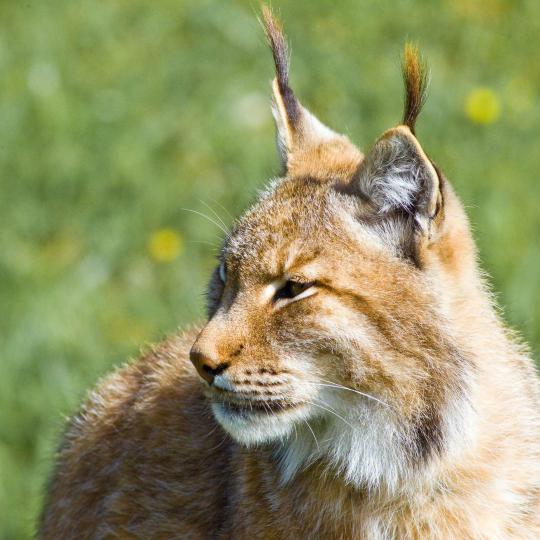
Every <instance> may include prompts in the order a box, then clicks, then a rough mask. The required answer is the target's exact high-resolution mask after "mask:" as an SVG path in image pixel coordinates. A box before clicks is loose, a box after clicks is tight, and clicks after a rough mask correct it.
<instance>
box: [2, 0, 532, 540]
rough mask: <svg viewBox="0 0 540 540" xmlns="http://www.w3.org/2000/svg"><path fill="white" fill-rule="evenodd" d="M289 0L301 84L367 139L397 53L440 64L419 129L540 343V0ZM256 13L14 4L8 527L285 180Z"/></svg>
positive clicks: (7, 194)
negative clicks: (110, 379) (228, 232)
mask: <svg viewBox="0 0 540 540" xmlns="http://www.w3.org/2000/svg"><path fill="white" fill-rule="evenodd" d="M273 5H274V8H276V9H277V11H278V13H280V14H281V17H282V18H283V19H284V21H285V28H286V31H287V33H288V35H289V38H290V41H291V44H292V52H293V55H292V75H291V78H292V83H293V86H294V88H295V90H296V92H297V94H298V96H299V97H300V98H301V99H302V101H303V102H304V104H305V105H306V106H308V107H309V108H310V109H311V110H313V111H314V112H315V113H316V114H317V115H318V116H319V117H320V118H321V119H322V120H323V121H324V122H326V123H328V124H329V125H330V126H331V127H335V128H336V129H337V130H341V131H344V132H345V133H347V134H348V135H349V136H350V137H351V138H352V139H353V140H354V141H356V142H358V143H359V144H360V145H361V146H362V147H363V148H366V147H367V146H369V145H370V144H371V143H372V142H373V140H374V139H375V138H376V137H377V136H378V135H379V134H380V133H381V132H382V131H384V130H385V129H387V128H389V127H391V126H393V125H395V124H396V123H397V122H398V121H399V119H400V116H401V106H402V83H401V75H400V69H399V64H400V54H401V51H402V48H403V44H404V42H405V41H406V40H413V41H415V42H417V43H418V44H419V45H420V47H421V49H422V50H423V51H424V52H425V54H426V56H427V57H428V58H429V61H430V64H431V67H432V75H433V77H432V87H431V94H430V98H429V100H428V102H427V105H426V108H425V110H424V113H423V115H422V117H421V119H420V121H419V125H418V128H417V131H418V136H419V138H420V140H421V142H422V143H423V144H424V147H425V148H426V150H427V151H428V152H429V154H430V155H431V156H432V157H433V158H434V159H435V161H436V162H437V163H438V164H439V165H440V166H441V168H442V170H443V171H445V173H446V175H447V177H448V178H449V179H450V180H451V181H452V182H453V184H454V186H455V187H456V190H457V192H458V193H459V195H460V196H461V197H462V199H463V201H464V203H465V204H466V206H467V208H468V212H469V215H470V216H471V220H472V223H473V226H474V230H475V234H476V238H477V240H478V244H479V248H480V254H481V258H482V261H483V267H484V268H485V270H486V271H487V273H488V274H489V275H490V276H491V281H492V283H493V286H494V289H495V290H496V291H497V298H498V301H499V303H500V304H501V305H502V306H504V309H503V314H504V315H503V316H504V318H505V319H506V320H507V321H508V322H509V323H510V324H511V325H512V326H513V327H514V328H516V329H518V330H519V331H520V332H521V333H522V334H523V335H524V337H525V338H526V339H527V340H528V341H529V343H530V344H531V346H532V348H533V350H536V351H539V350H540V180H539V178H538V174H539V171H540V149H539V143H540V99H539V98H540V61H539V58H540V2H538V1H537V0H483V1H479V0H447V1H439V2H432V1H421V0H417V1H413V0H402V1H400V2H394V1H389V0H343V1H340V2H335V1H334V0H332V1H330V0H318V1H315V0H298V1H295V2H284V1H278V0H274V2H273ZM257 13H258V3H257V2H255V1H240V0H237V1H234V0H229V1H227V2H224V1H220V0H190V1H188V0H183V1H182V0H174V1H173V0H155V1H153V2H150V1H140V0H130V1H128V0H109V1H107V2H95V1H94V0H78V1H76V2H73V1H70V0H47V1H38V0H19V1H16V2H15V1H2V2H0V73H1V78H0V80H1V82H0V167H1V175H0V182H1V196H0V215H1V218H2V221H1V227H0V243H1V244H0V245H1V249H0V300H1V306H2V308H1V315H0V332H1V336H0V337H1V341H0V343H1V356H0V538H1V539H6V540H7V539H23V538H29V537H30V536H31V535H32V533H33V531H34V526H35V521H36V518H37V515H38V513H39V506H40V503H41V493H42V491H43V488H44V485H45V482H46V479H47V476H48V474H49V472H50V469H51V464H52V458H53V454H54V450H55V447H56V445H57V443H58V441H59V437H60V435H61V430H62V425H63V422H64V418H65V415H68V414H71V413H72V412H73V411H74V410H75V409H76V407H77V405H78V403H79V402H80V400H81V399H82V397H83V396H84V393H85V391H86V390H87V389H88V388H89V387H91V386H93V385H94V384H95V383H96V381H97V380H98V378H99V377H101V376H102V375H104V374H105V373H107V372H108V371H109V370H111V368H112V367H113V366H115V365H119V364H120V363H122V362H124V361H126V360H127V359H129V358H133V357H135V356H137V354H138V351H139V349H140V347H141V346H143V345H144V344H146V343H148V342H152V341H156V340H159V339H160V338H161V337H162V336H163V335H164V334H166V333H170V332H173V331H175V329H176V328H177V327H179V326H180V327H181V326H184V325H187V324H189V323H191V322H194V321H196V320H197V319H200V318H201V317H203V313H204V309H203V307H204V289H205V283H206V280H207V278H208V276H209V273H210V271H211V269H212V268H213V265H214V260H215V251H216V247H217V246H218V245H219V243H220V238H221V237H222V231H221V230H220V228H219V227H218V226H216V225H215V224H213V223H212V221H215V222H219V221H220V219H222V220H223V221H224V222H225V223H226V224H227V225H228V224H230V223H231V221H232V218H231V216H235V215H237V214H238V213H239V212H241V211H242V209H244V208H245V207H246V206H247V205H249V204H250V203H251V202H252V201H253V200H254V198H255V196H256V193H257V190H258V189H260V188H261V187H262V186H263V185H264V182H265V181H266V180H267V179H268V178H270V177H271V176H273V175H276V174H277V173H278V172H279V167H278V161H277V157H276V154H275V147H274V131H273V125H272V119H271V114H270V108H269V81H270V79H271V78H272V64H271V59H270V54H269V53H268V51H267V50H266V47H265V43H264V39H263V36H262V31H261V29H260V27H259V24H258V22H257V19H256V15H257ZM199 213H201V214H207V216H208V217H209V219H206V218H205V217H203V216H201V215H200V214H199ZM216 214H217V215H219V218H218V217H217V215H216ZM536 357H537V358H538V355H537V354H536Z"/></svg>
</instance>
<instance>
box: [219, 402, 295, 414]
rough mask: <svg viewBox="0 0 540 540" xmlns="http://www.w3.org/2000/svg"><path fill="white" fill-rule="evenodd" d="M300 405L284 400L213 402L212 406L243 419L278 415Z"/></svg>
mask: <svg viewBox="0 0 540 540" xmlns="http://www.w3.org/2000/svg"><path fill="white" fill-rule="evenodd" d="M301 405H302V404H301V403H291V402H288V401H284V400H256V401H255V400H249V401H248V400H245V401H242V402H238V401H226V400H220V401H214V406H217V407H219V408H220V409H222V410H223V411H224V412H226V413H229V414H233V415H240V416H244V417H246V416H253V415H268V414H275V415H279V414H280V413H285V412H288V411H291V410H293V409H296V408H298V407H300V406H301Z"/></svg>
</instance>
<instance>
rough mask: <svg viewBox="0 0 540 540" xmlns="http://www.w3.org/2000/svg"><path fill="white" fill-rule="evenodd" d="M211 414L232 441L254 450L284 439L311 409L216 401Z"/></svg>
mask: <svg viewBox="0 0 540 540" xmlns="http://www.w3.org/2000/svg"><path fill="white" fill-rule="evenodd" d="M212 412H213V414H214V417H215V419H216V420H217V421H218V423H219V424H220V425H221V427H222V428H223V429H224V430H225V431H226V432H228V433H229V435H231V436H232V437H233V439H235V440H236V441H237V442H239V443H241V444H244V445H246V446H251V445H253V444H259V443H266V442H270V441H275V440H279V439H283V438H284V437H286V436H287V435H288V434H289V433H291V431H292V430H293V429H294V425H295V424H296V423H297V422H299V421H301V420H302V419H303V418H306V417H307V416H308V415H309V408H308V407H307V404H306V403H303V402H301V401H295V402H291V401H287V400H284V399H265V400H262V399H256V400H255V399H245V400H234V401H233V400H228V399H213V400H212Z"/></svg>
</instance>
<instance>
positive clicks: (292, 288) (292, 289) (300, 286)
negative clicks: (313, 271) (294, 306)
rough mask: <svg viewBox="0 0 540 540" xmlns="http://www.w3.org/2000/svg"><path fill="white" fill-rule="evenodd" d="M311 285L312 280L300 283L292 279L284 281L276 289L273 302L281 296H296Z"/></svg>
mask: <svg viewBox="0 0 540 540" xmlns="http://www.w3.org/2000/svg"><path fill="white" fill-rule="evenodd" d="M313 285H314V283H313V282H309V283H302V282H300V281H293V280H291V279H289V280H288V281H286V282H285V284H284V285H283V287H281V289H278V290H277V291H276V294H275V295H274V302H275V301H277V300H280V299H282V298H285V299H290V298H296V297H297V296H300V295H301V294H302V293H303V292H304V291H307V290H308V289H309V288H311V287H312V286H313Z"/></svg>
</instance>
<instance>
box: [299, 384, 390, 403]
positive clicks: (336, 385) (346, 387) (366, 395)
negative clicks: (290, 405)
mask: <svg viewBox="0 0 540 540" xmlns="http://www.w3.org/2000/svg"><path fill="white" fill-rule="evenodd" d="M320 380H321V381H324V382H323V383H321V382H318V381H306V382H308V383H309V384H315V385H318V386H326V387H328V388H336V389H337V390H348V391H349V392H354V393H355V394H358V395H360V396H363V397H365V398H367V399H371V400H373V401H376V402H377V403H380V404H381V405H384V406H385V407H388V408H389V409H391V408H392V407H391V406H390V405H389V404H388V403H386V402H385V401H382V400H381V399H379V398H376V397H375V396H372V395H371V394H366V393H365V392H361V391H360V390H355V389H354V388H350V387H348V386H343V385H342V384H338V383H335V382H332V381H327V380H326V379H320Z"/></svg>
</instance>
